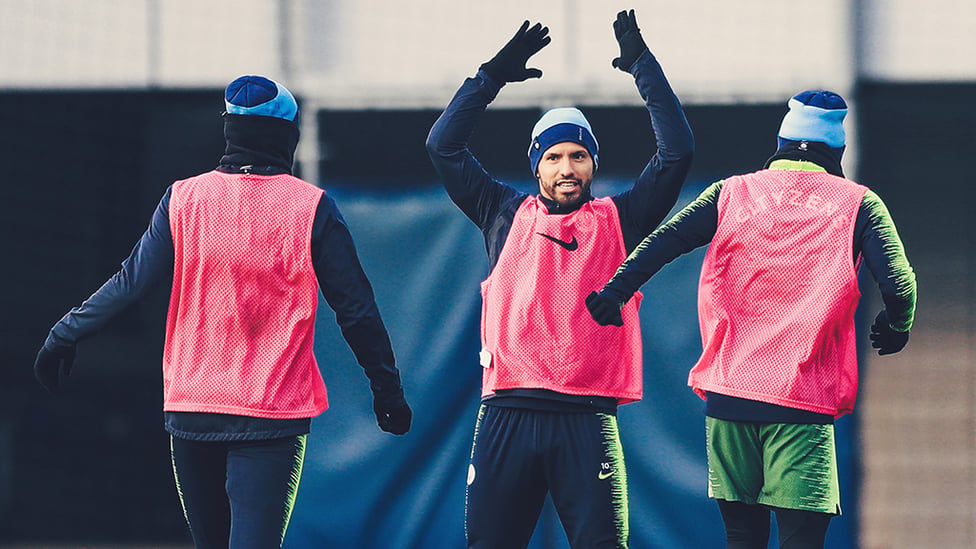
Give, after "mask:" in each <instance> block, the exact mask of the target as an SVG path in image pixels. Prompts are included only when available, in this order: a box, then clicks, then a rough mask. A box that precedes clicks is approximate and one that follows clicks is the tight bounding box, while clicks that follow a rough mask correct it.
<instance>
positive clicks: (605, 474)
mask: <svg viewBox="0 0 976 549" xmlns="http://www.w3.org/2000/svg"><path fill="white" fill-rule="evenodd" d="M613 473H614V471H600V472H599V473H597V475H596V478H598V479H600V480H606V479H608V478H610V477H612V476H613Z"/></svg>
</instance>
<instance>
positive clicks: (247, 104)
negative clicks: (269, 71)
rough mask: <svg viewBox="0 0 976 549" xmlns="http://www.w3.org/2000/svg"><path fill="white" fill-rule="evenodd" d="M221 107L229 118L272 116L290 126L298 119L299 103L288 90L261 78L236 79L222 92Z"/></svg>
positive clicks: (272, 81) (251, 76) (245, 77)
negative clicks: (222, 104) (288, 123)
mask: <svg viewBox="0 0 976 549" xmlns="http://www.w3.org/2000/svg"><path fill="white" fill-rule="evenodd" d="M224 105H225V106H226V109H227V112H228V113H230V114H243V115H257V116H271V117H274V118H284V119H285V120H289V121H291V122H294V121H295V117H296V116H298V103H297V102H296V101H295V96H293V95H292V94H291V92H290V91H288V88H286V87H284V86H282V85H281V84H279V83H277V82H275V81H274V80H271V79H270V78H265V77H263V76H256V75H247V76H240V77H238V78H236V79H235V80H234V81H233V82H231V83H230V84H228V85H227V89H226V90H225V91H224Z"/></svg>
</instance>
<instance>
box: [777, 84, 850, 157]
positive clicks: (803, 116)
mask: <svg viewBox="0 0 976 549" xmlns="http://www.w3.org/2000/svg"><path fill="white" fill-rule="evenodd" d="M788 105H789V108H790V110H789V112H787V113H786V116H785V117H783V123H782V124H781V125H780V127H779V134H778V135H777V137H778V142H779V146H780V147H782V146H783V145H784V144H785V143H786V142H788V141H818V142H821V143H826V144H827V146H828V147H830V148H831V149H833V150H834V153H835V154H837V156H838V158H839V157H840V155H841V154H843V152H844V146H845V134H844V117H845V116H847V103H845V102H844V98H843V97H841V96H839V95H837V94H836V93H834V92H832V91H827V90H808V91H804V92H800V93H798V94H796V95H794V96H793V97H792V98H791V99H790V100H789V102H788Z"/></svg>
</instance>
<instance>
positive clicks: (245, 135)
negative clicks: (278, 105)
mask: <svg viewBox="0 0 976 549" xmlns="http://www.w3.org/2000/svg"><path fill="white" fill-rule="evenodd" d="M298 136H299V131H298V126H296V125H295V124H294V123H292V122H290V121H288V120H284V119H282V118H274V117H270V116H256V115H238V114H226V115H224V140H225V141H226V143H227V145H226V148H225V149H224V156H223V158H221V159H220V165H219V166H217V170H218V171H221V172H224V173H241V172H244V173H255V174H259V175H276V174H282V173H287V174H291V170H292V164H293V163H294V161H295V149H296V148H297V147H298Z"/></svg>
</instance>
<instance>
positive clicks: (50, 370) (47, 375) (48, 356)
mask: <svg viewBox="0 0 976 549" xmlns="http://www.w3.org/2000/svg"><path fill="white" fill-rule="evenodd" d="M74 362H75V347H74V346H73V345H72V346H71V347H58V348H57V349H49V348H47V346H44V347H41V350H40V351H38V352H37V359H36V360H34V377H35V378H37V382H38V383H40V384H41V385H43V386H44V388H45V389H47V390H48V391H50V392H52V393H53V392H55V391H57V390H58V386H59V385H60V384H61V376H62V375H65V376H67V375H68V374H70V373H71V365H72V364H74Z"/></svg>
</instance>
